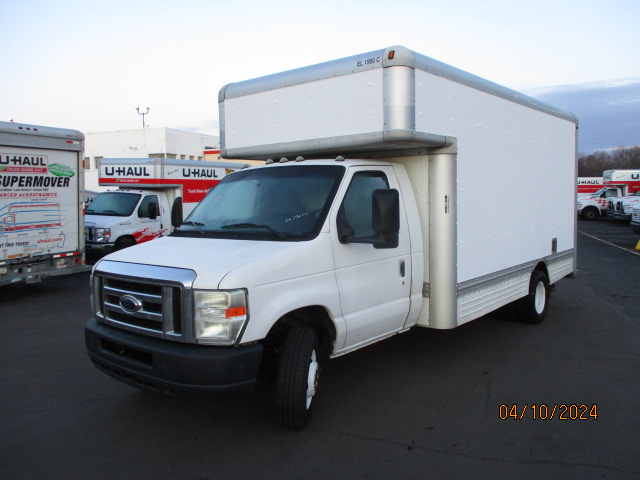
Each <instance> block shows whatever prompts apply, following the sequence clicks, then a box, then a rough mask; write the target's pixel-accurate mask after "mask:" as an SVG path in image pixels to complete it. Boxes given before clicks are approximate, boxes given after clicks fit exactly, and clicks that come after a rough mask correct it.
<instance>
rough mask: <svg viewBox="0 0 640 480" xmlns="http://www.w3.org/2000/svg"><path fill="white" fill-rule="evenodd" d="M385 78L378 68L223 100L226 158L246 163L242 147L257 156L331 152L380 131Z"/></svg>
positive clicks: (222, 118)
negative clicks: (350, 140) (261, 152)
mask: <svg viewBox="0 0 640 480" xmlns="http://www.w3.org/2000/svg"><path fill="white" fill-rule="evenodd" d="M382 73H383V72H382V69H381V68H377V69H373V70H365V71H362V72H358V73H353V74H350V75H342V76H339V77H335V78H326V79H322V80H318V81H311V82H307V83H302V84H299V85H295V86H290V87H287V88H275V89H272V90H267V91H262V92H258V93H253V94H250V95H244V96H238V97H233V98H228V99H225V100H224V104H223V108H222V112H223V114H222V115H221V120H222V121H223V129H224V149H225V151H226V152H227V155H231V156H233V157H239V158H245V157H243V148H247V147H251V149H252V151H255V150H258V151H259V150H260V148H259V147H260V146H264V149H265V151H266V150H269V151H272V150H274V149H278V148H279V149H280V150H281V151H303V148H299V149H297V148H292V146H295V145H304V146H305V147H306V150H309V148H308V147H313V146H316V147H319V148H328V147H330V146H331V144H332V142H333V143H335V145H342V144H344V141H345V139H344V136H345V135H349V136H357V135H362V134H368V133H370V132H381V131H382V130H383V128H384V127H383V75H382ZM334 140H335V142H334ZM283 146H286V148H283ZM256 147H258V148H256Z"/></svg>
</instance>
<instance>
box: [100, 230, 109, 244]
mask: <svg viewBox="0 0 640 480" xmlns="http://www.w3.org/2000/svg"><path fill="white" fill-rule="evenodd" d="M109 238H111V229H110V228H96V242H102V243H107V242H108V241H109Z"/></svg>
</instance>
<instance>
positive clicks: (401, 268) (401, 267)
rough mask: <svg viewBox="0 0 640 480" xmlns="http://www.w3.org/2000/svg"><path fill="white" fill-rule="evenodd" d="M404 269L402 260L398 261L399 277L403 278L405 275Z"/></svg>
mask: <svg viewBox="0 0 640 480" xmlns="http://www.w3.org/2000/svg"><path fill="white" fill-rule="evenodd" d="M405 270H406V268H405V263H404V260H400V276H401V277H404V276H405V273H406V271H405Z"/></svg>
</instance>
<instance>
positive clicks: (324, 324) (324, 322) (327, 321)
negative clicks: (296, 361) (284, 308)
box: [263, 305, 337, 363]
mask: <svg viewBox="0 0 640 480" xmlns="http://www.w3.org/2000/svg"><path fill="white" fill-rule="evenodd" d="M298 326H306V327H310V328H313V329H314V330H315V331H316V332H318V336H319V337H320V351H321V354H322V355H323V356H328V355H329V354H330V353H331V350H332V348H333V342H334V341H335V339H336V336H337V332H336V327H335V325H334V324H333V322H332V321H331V318H330V317H329V314H328V313H327V311H326V310H325V309H324V307H321V306H318V305H316V306H309V307H304V308H299V309H297V310H294V311H292V312H289V313H287V314H286V315H283V316H282V317H280V319H279V320H278V321H277V322H276V323H275V324H274V325H273V327H271V330H269V333H268V334H267V336H266V337H265V339H264V340H263V344H264V354H265V360H267V363H269V362H268V360H269V359H273V358H275V357H276V356H277V354H278V351H279V350H280V348H281V347H282V344H283V343H284V339H285V337H286V335H287V332H288V331H289V330H290V329H291V328H293V327H298Z"/></svg>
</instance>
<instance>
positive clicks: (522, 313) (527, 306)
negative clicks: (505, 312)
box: [516, 270, 551, 324]
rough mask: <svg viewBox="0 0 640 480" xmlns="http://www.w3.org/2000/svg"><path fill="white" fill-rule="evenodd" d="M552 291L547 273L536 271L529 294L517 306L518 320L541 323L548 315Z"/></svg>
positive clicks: (530, 283) (532, 275)
mask: <svg viewBox="0 0 640 480" xmlns="http://www.w3.org/2000/svg"><path fill="white" fill-rule="evenodd" d="M550 291H551V289H550V287H549V280H548V279H547V276H546V275H545V273H544V272H542V271H540V270H534V271H533V273H532V274H531V280H530V282H529V294H528V295H527V296H526V297H524V298H521V299H520V300H518V302H517V304H516V312H517V314H518V318H519V319H520V320H521V321H523V322H525V323H530V324H538V323H541V322H542V320H544V317H545V316H546V315H547V308H548V306H549V295H550Z"/></svg>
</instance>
